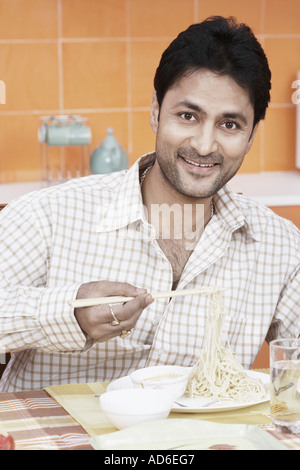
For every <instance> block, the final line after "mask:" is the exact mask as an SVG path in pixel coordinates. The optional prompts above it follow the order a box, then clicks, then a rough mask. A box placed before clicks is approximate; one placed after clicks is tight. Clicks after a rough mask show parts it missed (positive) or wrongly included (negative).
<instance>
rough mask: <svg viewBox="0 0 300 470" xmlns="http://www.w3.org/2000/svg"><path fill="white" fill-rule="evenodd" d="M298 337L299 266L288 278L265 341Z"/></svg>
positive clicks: (299, 310) (299, 326) (299, 331)
mask: <svg viewBox="0 0 300 470" xmlns="http://www.w3.org/2000/svg"><path fill="white" fill-rule="evenodd" d="M288 337H293V338H298V337H300V265H299V264H298V265H297V266H296V267H295V268H294V269H293V271H292V273H291V275H290V276H289V277H288V279H287V281H286V283H285V286H284V288H283V290H282V295H281V296H280V299H279V302H278V304H277V308H276V312H275V315H274V317H273V320H272V323H271V325H270V328H269V331H268V334H267V337H266V340H267V341H268V342H270V341H272V340H274V339H277V338H288Z"/></svg>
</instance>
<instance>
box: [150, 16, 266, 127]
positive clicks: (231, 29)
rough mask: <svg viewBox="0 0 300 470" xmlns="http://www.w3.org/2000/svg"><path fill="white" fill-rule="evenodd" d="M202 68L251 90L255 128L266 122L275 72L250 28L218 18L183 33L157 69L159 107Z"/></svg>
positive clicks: (193, 25)
mask: <svg viewBox="0 0 300 470" xmlns="http://www.w3.org/2000/svg"><path fill="white" fill-rule="evenodd" d="M201 68H203V69H208V70H211V71H213V72H215V73H218V74H220V75H229V76H230V77H231V78H233V79H234V80H235V82H236V83H237V84H238V85H240V86H241V87H242V88H244V89H247V90H248V92H249V95H250V100H251V103H252V105H253V108H254V123H253V125H255V124H256V123H257V122H259V121H260V120H261V119H264V117H265V114H266V109H267V107H268V103H269V101H270V89H271V72H270V69H269V65H268V60H267V58H266V55H265V53H264V51H263V49H262V47H261V45H260V43H259V42H258V40H257V39H256V37H255V36H254V34H253V32H252V31H251V29H250V28H249V26H247V25H245V24H243V23H241V24H238V23H237V22H236V20H235V18H233V17H230V18H223V17H222V16H214V17H210V18H207V19H206V20H205V21H203V22H202V23H198V24H192V25H191V26H190V27H189V28H188V29H186V30H185V31H183V32H181V33H180V34H179V35H178V36H177V38H176V39H174V41H172V42H171V44H170V45H169V46H168V48H167V49H166V50H165V51H164V52H163V54H162V57H161V60H160V63H159V66H158V68H157V70H156V74H155V78H154V88H155V90H156V94H157V100H158V104H159V106H161V104H162V101H163V98H164V96H165V94H166V92H167V91H168V89H169V88H170V87H171V86H172V85H174V84H175V83H176V82H177V81H178V80H180V79H181V78H182V77H183V76H186V75H188V74H189V73H191V72H193V71H195V70H198V69H201Z"/></svg>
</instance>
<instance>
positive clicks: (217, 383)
mask: <svg viewBox="0 0 300 470" xmlns="http://www.w3.org/2000/svg"><path fill="white" fill-rule="evenodd" d="M223 323H224V308H223V305H222V302H221V293H220V289H219V290H216V289H212V290H211V292H210V294H209V313H208V322H207V326H206V331H205V338H204V346H203V349H202V350H201V353H200V358H199V360H198V362H197V364H196V365H195V366H194V369H193V371H192V373H191V376H190V378H189V382H188V385H187V389H186V393H185V394H186V395H187V396H189V397H197V396H201V397H214V398H218V399H232V400H237V401H242V402H250V401H256V400H260V399H263V398H265V397H266V389H265V386H264V384H263V383H262V382H261V381H260V380H258V379H252V378H250V377H248V376H247V374H246V372H245V370H244V368H243V367H242V365H241V364H239V362H238V361H237V359H236V357H235V356H234V354H233V352H232V350H231V349H230V346H229V344H228V339H227V335H226V336H225V340H224V339H223V338H222V333H224V332H223ZM226 343H227V344H226Z"/></svg>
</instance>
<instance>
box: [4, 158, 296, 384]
mask: <svg viewBox="0 0 300 470" xmlns="http://www.w3.org/2000/svg"><path fill="white" fill-rule="evenodd" d="M153 158H155V155H154V154H153V153H151V154H148V155H145V156H143V157H141V159H139V160H138V161H137V162H136V163H135V164H134V165H133V166H132V167H131V168H130V169H129V170H126V171H122V172H118V173H112V174H109V175H92V176H88V177H84V178H80V179H76V180H71V181H69V182H67V183H64V184H62V185H57V186H52V187H49V188H45V189H42V190H40V191H37V192H33V193H30V194H27V195H25V196H23V197H21V198H20V199H18V200H16V201H13V202H11V203H10V204H9V205H8V206H7V207H6V208H5V209H4V210H2V211H1V213H0V240H1V252H0V352H1V351H11V352H13V353H14V354H13V356H12V359H11V360H10V362H9V365H8V367H7V368H6V370H5V373H4V375H3V377H2V379H1V382H0V391H15V390H24V389H37V388H43V387H46V386H48V385H52V384H59V383H75V382H96V381H110V380H112V379H116V378H118V377H120V376H124V375H127V374H129V373H130V372H131V371H132V370H134V369H137V368H140V367H145V366H150V365H158V364H177V365H184V366H191V365H193V364H194V363H195V362H196V361H197V358H198V357H199V350H200V348H201V346H202V342H203V335H204V329H205V324H206V319H207V311H208V308H207V307H208V304H207V302H208V298H207V297H206V296H202V295H200V296H186V297H174V298H172V300H171V301H170V302H169V299H160V300H156V301H154V303H152V304H151V305H150V306H149V307H147V308H146V309H145V310H144V311H143V313H142V315H141V317H140V318H139V320H138V322H137V324H136V326H135V328H134V329H133V330H132V334H131V335H130V336H127V337H126V338H120V337H116V338H113V339H111V340H109V341H106V342H104V343H92V344H90V343H91V342H89V341H87V340H86V337H85V335H84V334H83V332H82V331H81V329H80V327H79V325H78V323H77V322H76V319H75V316H74V309H73V308H72V307H70V306H69V304H68V301H69V300H71V299H75V298H76V294H77V290H78V288H79V286H80V285H81V284H82V283H86V282H88V281H95V280H110V281H121V282H123V281H126V282H129V283H131V284H133V285H135V286H138V287H144V288H146V289H147V290H148V291H149V292H156V291H164V290H166V291H167V290H171V288H172V283H173V278H172V268H171V264H170V262H169V261H168V259H167V258H166V256H165V254H164V253H163V252H162V250H161V249H160V247H159V245H158V243H157V240H156V239H155V234H153V227H151V226H150V225H149V224H148V222H147V220H146V219H145V212H144V210H143V202H142V197H141V190H140V184H139V176H140V174H141V171H142V169H143V168H145V167H146V166H147V165H149V163H150V161H152V160H153ZM214 204H215V214H214V216H213V217H212V219H211V220H210V222H209V223H208V224H207V226H206V227H205V231H204V233H203V235H202V236H201V238H200V240H199V242H198V244H197V245H196V247H195V249H194V251H193V253H192V254H191V256H190V258H189V260H188V262H187V264H186V266H185V268H184V271H183V273H182V276H181V279H180V282H179V284H178V289H184V288H187V289H191V288H196V287H201V286H214V287H216V286H217V287H220V288H224V291H223V294H222V298H223V303H224V307H225V310H226V325H227V327H228V335H229V341H230V345H231V347H232V349H233V351H234V352H235V353H236V355H237V358H238V360H239V361H240V362H241V363H242V364H243V366H244V367H245V368H249V367H251V365H252V363H253V361H254V359H255V357H256V355H257V352H258V351H259V349H260V347H261V345H262V343H263V341H264V339H265V338H266V337H267V339H269V340H270V339H272V338H275V337H278V336H281V337H283V336H285V337H286V336H298V335H299V333H300V325H299V316H300V315H299V314H300V273H299V271H300V249H299V245H300V243H299V242H300V232H299V230H298V229H297V228H296V227H295V226H294V225H293V224H292V223H291V222H289V221H287V220H284V219H282V218H280V217H279V216H277V215H275V214H274V213H273V211H271V210H270V209H268V208H266V207H265V206H263V205H260V204H258V203H256V202H253V201H251V200H249V199H248V198H246V197H244V196H243V195H240V194H235V193H232V192H231V191H230V190H229V188H228V187H227V186H226V187H224V188H223V189H221V190H220V191H219V192H218V193H217V194H216V195H215V196H214Z"/></svg>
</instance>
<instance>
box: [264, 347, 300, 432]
mask: <svg viewBox="0 0 300 470" xmlns="http://www.w3.org/2000/svg"><path fill="white" fill-rule="evenodd" d="M270 376H271V384H270V409H271V418H272V422H273V425H274V426H275V428H276V429H277V430H279V431H280V432H283V433H293V434H300V338H285V339H278V340H275V341H272V342H271V343H270Z"/></svg>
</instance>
